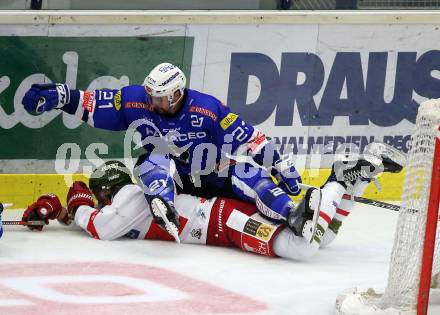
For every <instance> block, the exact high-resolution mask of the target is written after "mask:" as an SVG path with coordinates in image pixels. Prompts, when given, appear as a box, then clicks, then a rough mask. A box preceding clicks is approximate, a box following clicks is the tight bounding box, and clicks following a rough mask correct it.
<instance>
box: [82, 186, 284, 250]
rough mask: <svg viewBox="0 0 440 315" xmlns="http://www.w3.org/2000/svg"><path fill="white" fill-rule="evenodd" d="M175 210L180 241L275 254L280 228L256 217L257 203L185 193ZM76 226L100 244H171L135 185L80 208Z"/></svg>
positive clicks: (179, 198)
mask: <svg viewBox="0 0 440 315" xmlns="http://www.w3.org/2000/svg"><path fill="white" fill-rule="evenodd" d="M175 207H176V211H177V212H178V213H179V216H180V217H179V220H180V228H179V236H180V240H181V242H182V243H192V244H209V245H215V246H228V247H229V246H235V247H239V248H242V249H244V250H247V251H253V252H256V253H258V254H262V255H267V256H274V255H275V253H274V252H273V249H272V240H273V239H274V238H275V236H276V235H277V234H278V233H279V232H280V231H281V229H282V228H281V226H279V225H277V224H270V223H268V222H265V221H264V220H263V219H262V218H261V217H258V216H259V214H258V211H257V208H256V206H255V205H254V204H250V203H247V202H243V201H239V200H234V199H228V198H222V197H218V198H212V199H205V198H199V197H194V196H191V195H185V194H181V195H177V196H176V198H175ZM75 223H76V225H78V226H80V227H81V228H83V229H84V230H86V231H87V232H88V233H89V234H90V235H91V236H93V237H94V238H97V239H101V240H114V239H117V238H120V237H124V236H125V237H130V238H134V239H160V240H169V241H173V237H172V236H170V235H169V234H168V233H167V232H166V231H165V230H164V229H162V228H161V227H160V226H159V225H157V224H156V223H155V222H154V219H153V216H152V215H151V212H150V206H149V205H148V203H147V201H146V199H145V196H144V193H143V191H142V188H140V187H139V186H137V185H133V184H131V185H126V186H124V187H123V188H121V190H119V192H118V193H117V194H116V195H115V196H114V198H113V200H112V203H111V205H107V206H105V207H103V208H102V209H100V210H98V209H95V208H92V207H89V206H80V207H78V210H77V211H76V214H75Z"/></svg>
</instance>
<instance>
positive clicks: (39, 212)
mask: <svg viewBox="0 0 440 315" xmlns="http://www.w3.org/2000/svg"><path fill="white" fill-rule="evenodd" d="M61 210H62V207H61V203H60V199H58V197H57V196H56V195H54V194H46V195H42V196H41V197H40V198H38V200H37V201H36V202H34V203H33V204H31V205H30V206H28V207H27V209H26V210H25V212H24V213H23V217H22V221H25V222H28V221H44V222H45V223H46V224H49V220H53V219H56V218H57V217H58V215H59V214H60V212H61ZM28 228H29V229H31V230H38V231H41V230H42V229H43V225H32V226H31V225H28Z"/></svg>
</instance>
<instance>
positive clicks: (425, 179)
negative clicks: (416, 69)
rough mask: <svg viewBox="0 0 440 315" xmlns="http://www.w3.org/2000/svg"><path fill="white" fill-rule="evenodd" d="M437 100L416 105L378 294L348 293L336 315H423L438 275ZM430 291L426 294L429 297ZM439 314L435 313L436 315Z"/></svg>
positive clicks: (439, 141) (439, 145)
mask: <svg viewBox="0 0 440 315" xmlns="http://www.w3.org/2000/svg"><path fill="white" fill-rule="evenodd" d="M439 126H440V99H435V100H429V101H426V102H424V103H422V104H421V105H420V107H419V111H418V114H417V119H416V128H415V131H414V134H413V135H412V138H411V147H410V150H409V153H408V160H407V164H406V167H405V179H404V185H403V193H402V209H401V210H400V212H399V217H398V221H397V227H396V232H395V237H394V245H393V250H392V253H391V260H390V268H389V275H388V284H387V287H386V289H385V291H384V293H383V294H378V293H376V292H374V290H372V289H369V290H366V291H364V292H362V291H361V290H360V289H358V288H355V289H349V290H346V291H345V292H343V293H342V294H340V295H339V296H338V298H337V302H336V309H337V313H338V314H345V315H347V314H416V313H417V314H426V308H427V301H428V296H429V292H430V286H431V285H432V284H433V285H434V286H436V285H438V283H436V282H438V281H431V279H432V277H433V276H435V275H436V274H438V273H439V272H440V228H436V227H437V222H438V219H439V211H438V208H439V197H440V196H439V195H440V129H439V128H440V127H439ZM433 291H434V290H433V289H431V293H432V292H433ZM439 314H440V313H439Z"/></svg>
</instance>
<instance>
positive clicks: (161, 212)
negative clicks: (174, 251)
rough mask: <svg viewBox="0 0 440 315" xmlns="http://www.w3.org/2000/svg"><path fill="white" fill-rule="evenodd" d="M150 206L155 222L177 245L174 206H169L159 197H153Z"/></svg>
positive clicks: (176, 223) (177, 227)
mask: <svg viewBox="0 0 440 315" xmlns="http://www.w3.org/2000/svg"><path fill="white" fill-rule="evenodd" d="M150 206H151V214H152V215H153V217H154V220H155V222H156V223H157V224H158V225H160V226H162V227H163V228H164V229H165V230H166V231H167V232H168V234H170V235H171V236H172V237H173V238H174V239H175V241H176V242H177V243H180V238H179V216H178V214H177V212H176V210H175V209H174V206H172V205H170V204H169V203H168V202H166V201H165V200H164V199H163V198H162V197H160V196H156V197H154V198H153V200H151V204H150Z"/></svg>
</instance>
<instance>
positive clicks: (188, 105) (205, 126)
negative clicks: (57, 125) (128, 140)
mask: <svg viewBox="0 0 440 315" xmlns="http://www.w3.org/2000/svg"><path fill="white" fill-rule="evenodd" d="M63 110H64V111H66V112H68V113H71V114H76V115H77V116H79V117H81V119H82V120H83V121H85V122H87V123H88V124H90V125H91V126H93V127H96V128H102V129H107V130H127V129H129V128H133V127H134V128H136V130H137V131H138V132H139V133H140V134H141V135H142V139H143V143H144V144H145V147H146V148H147V150H151V149H152V148H151V146H150V145H151V143H152V142H154V141H151V140H154V139H153V138H152V137H160V138H161V139H162V140H164V141H165V143H166V144H168V145H169V148H168V149H169V150H170V152H169V153H170V154H169V156H170V158H172V159H173V160H174V161H175V163H176V168H177V169H178V171H179V172H183V173H184V174H193V173H194V172H202V173H203V172H204V174H206V173H208V172H212V171H218V168H219V163H220V161H221V160H222V158H223V157H225V155H227V154H231V155H234V154H237V153H240V154H241V153H243V152H248V151H253V152H254V151H255V152H256V151H258V150H259V149H260V148H261V147H262V146H264V145H265V143H267V140H266V138H265V136H264V134H262V133H261V132H259V131H258V130H256V129H254V127H253V126H251V125H249V124H247V123H246V122H244V121H243V120H242V119H241V118H240V117H239V116H238V115H236V114H234V113H232V112H231V111H230V110H229V108H228V107H227V106H225V105H223V104H222V102H220V101H219V100H218V99H216V98H215V97H213V96H210V95H207V94H204V93H201V92H198V91H195V90H190V89H185V96H184V100H183V105H182V107H181V109H180V110H179V111H178V112H177V113H176V114H175V115H173V116H165V115H159V114H157V113H155V112H153V111H152V110H151V109H150V96H149V95H148V94H147V93H146V92H145V89H144V87H143V86H140V85H131V86H127V87H124V88H122V89H121V90H95V91H84V92H83V91H79V90H73V91H71V101H70V103H69V104H68V105H66V106H65V107H64V108H63ZM156 146H157V145H156Z"/></svg>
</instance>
